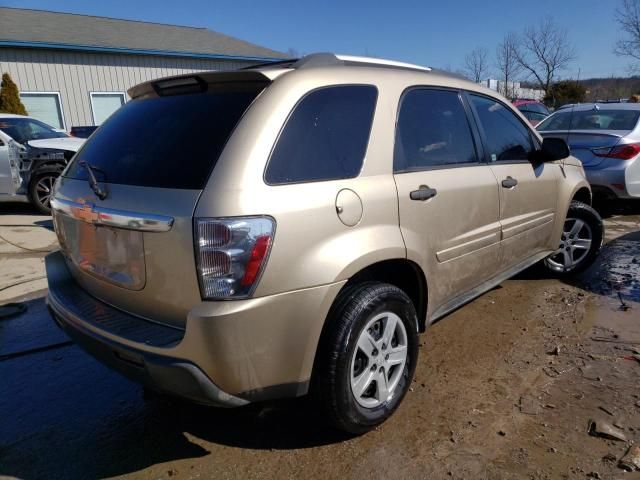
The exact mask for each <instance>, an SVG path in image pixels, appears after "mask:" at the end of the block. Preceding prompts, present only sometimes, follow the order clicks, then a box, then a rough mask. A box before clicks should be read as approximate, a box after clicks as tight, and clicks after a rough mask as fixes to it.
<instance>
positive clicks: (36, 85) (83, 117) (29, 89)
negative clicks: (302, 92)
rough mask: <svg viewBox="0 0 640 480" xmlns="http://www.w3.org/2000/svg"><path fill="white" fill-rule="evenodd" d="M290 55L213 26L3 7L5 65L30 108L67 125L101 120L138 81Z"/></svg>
mask: <svg viewBox="0 0 640 480" xmlns="http://www.w3.org/2000/svg"><path fill="white" fill-rule="evenodd" d="M283 57H285V55H284V54H282V53H280V52H276V51H274V50H270V49H268V48H264V47H260V46H257V45H253V44H251V43H248V42H245V41H242V40H239V39H236V38H233V37H229V36H227V35H223V34H221V33H218V32H214V31H211V30H208V29H205V28H194V27H183V26H176V25H165V24H157V23H148V22H140V21H131V20H120V19H114V18H106V17H93V16H88V15H76V14H68V13H56V12H47V11H41V10H24V9H17V8H4V7H0V73H5V72H8V73H9V74H10V75H11V77H12V78H13V80H14V81H15V82H16V84H17V85H18V88H19V89H20V96H21V98H22V102H23V103H24V104H25V107H26V108H27V111H28V112H29V114H30V115H32V116H34V117H36V118H38V119H40V120H42V121H44V122H46V123H49V124H50V125H52V126H54V127H56V128H61V129H65V130H70V129H71V127H72V126H80V125H99V124H100V123H102V122H103V121H104V120H105V119H106V118H107V117H108V116H109V115H111V113H113V111H114V110H116V109H117V108H119V107H120V106H121V105H122V104H123V103H124V102H126V101H127V100H128V96H127V93H126V92H127V90H128V89H129V88H130V87H132V86H133V85H136V84H137V83H140V82H144V81H147V80H151V79H154V78H158V77H163V76H168V75H179V74H182V73H191V72H197V71H203V70H230V69H235V68H241V67H244V66H248V65H251V64H256V63H265V62H270V61H275V60H278V59H281V58H283Z"/></svg>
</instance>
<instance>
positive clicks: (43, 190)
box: [36, 175, 56, 208]
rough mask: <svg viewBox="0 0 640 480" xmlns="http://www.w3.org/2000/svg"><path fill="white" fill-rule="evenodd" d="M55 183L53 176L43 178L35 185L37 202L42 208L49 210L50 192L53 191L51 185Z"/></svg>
mask: <svg viewBox="0 0 640 480" xmlns="http://www.w3.org/2000/svg"><path fill="white" fill-rule="evenodd" d="M55 181H56V177H54V176H50V175H48V176H45V177H42V178H41V179H40V180H38V183H37V184H36V195H37V196H38V202H40V205H42V206H43V207H46V208H49V205H50V203H51V192H52V191H53V184H54V183H55Z"/></svg>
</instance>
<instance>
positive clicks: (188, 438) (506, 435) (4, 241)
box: [0, 204, 640, 479]
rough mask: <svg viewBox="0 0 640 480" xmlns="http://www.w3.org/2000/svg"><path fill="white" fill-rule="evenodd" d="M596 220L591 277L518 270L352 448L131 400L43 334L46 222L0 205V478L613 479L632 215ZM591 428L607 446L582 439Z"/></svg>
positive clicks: (244, 412) (295, 411) (291, 426)
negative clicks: (598, 242)
mask: <svg viewBox="0 0 640 480" xmlns="http://www.w3.org/2000/svg"><path fill="white" fill-rule="evenodd" d="M608 210H609V211H608V212H606V214H605V216H606V222H605V223H606V229H607V234H606V244H605V246H604V247H603V249H602V253H601V255H600V257H599V260H598V261H597V263H596V264H595V265H594V266H593V267H592V268H590V269H589V270H588V271H587V272H586V273H585V274H583V275H582V276H581V277H580V278H578V279H577V280H576V281H575V283H573V284H567V283H562V282H560V281H558V280H554V279H549V278H545V277H543V276H542V275H541V274H540V273H539V272H538V271H537V270H536V269H532V270H529V271H527V272H525V273H524V274H521V275H520V276H518V277H517V278H515V279H513V280H509V281H507V282H505V283H503V284H502V285H501V286H500V287H498V288H496V289H494V290H492V291H490V292H489V293H487V294H485V295H483V296H482V297H480V298H479V299H477V300H475V301H473V302H472V303H470V304H468V305H467V306H465V307H463V308H461V309H459V310H457V311H456V312H454V313H452V314H450V315H448V316H447V317H446V318H445V319H443V320H442V321H440V322H438V323H436V324H435V325H434V326H433V327H432V328H431V329H430V330H429V331H428V332H427V333H426V334H424V335H422V336H421V353H420V359H419V363H418V368H417V373H416V378H415V380H414V383H413V386H412V388H411V390H410V392H409V394H408V396H407V399H406V400H405V401H404V403H403V404H402V405H401V407H400V409H399V411H398V412H397V413H396V414H395V415H394V416H393V418H392V419H391V420H390V421H388V422H387V423H385V424H383V425H382V426H381V427H379V428H378V429H376V430H375V431H373V432H371V433H370V434H367V435H364V436H361V437H353V438H352V437H347V436H344V435H343V434H338V433H336V432H335V431H333V430H329V429H328V428H327V427H326V426H325V425H323V423H322V421H321V420H320V419H319V416H318V415H317V414H316V411H315V407H314V404H313V402H311V401H310V400H307V399H300V400H295V401H287V402H276V403H270V404H263V405H250V406H249V407H244V408H241V409H236V410H222V409H214V408H204V407H199V406H194V405H190V404H186V403H182V402H175V401H170V400H168V399H163V398H158V397H155V396H147V398H145V396H144V395H143V393H142V391H141V389H140V387H139V386H137V385H135V384H133V383H131V382H129V381H128V380H126V379H124V378H122V377H121V376H119V375H118V374H116V373H113V372H111V371H110V370H108V369H107V368H106V367H104V366H103V365H101V364H99V363H98V362H96V361H95V360H93V358H91V357H90V356H89V355H87V354H85V353H84V352H83V351H82V350H80V349H79V348H78V347H77V346H75V345H73V344H71V343H70V342H69V341H68V338H67V337H66V336H65V334H63V333H62V332H61V331H60V330H59V329H58V328H57V327H56V326H55V325H54V323H53V322H52V321H51V319H50V317H49V315H48V313H47V311H46V308H45V303H44V296H45V294H46V282H45V280H44V279H43V275H44V273H43V264H42V259H43V257H44V255H45V254H46V252H47V251H50V250H52V249H55V248H57V247H56V243H55V235H54V233H53V232H52V226H51V222H50V220H49V219H48V218H47V217H40V216H37V215H35V214H34V213H32V211H31V210H30V209H29V208H28V207H26V206H19V205H12V206H3V207H2V214H1V216H0V218H1V219H2V221H1V222H0V272H1V277H0V304H6V303H8V302H24V305H26V307H27V310H26V312H24V313H22V314H20V315H17V316H13V317H9V318H3V319H0V379H1V380H0V389H1V390H2V396H1V397H0V419H1V425H2V427H1V428H0V474H4V475H8V476H9V477H19V478H78V479H80V478H96V477H118V478H128V477H133V476H135V477H136V478H153V479H156V478H185V479H186V478H212V477H214V476H215V478H264V477H268V478H297V477H302V476H304V477H305V478H329V477H331V478H336V477H341V478H473V479H480V478H492V479H498V478H500V479H501V478H533V479H546V478H550V479H551V478H553V479H556V478H589V476H590V477H591V478H630V477H629V475H630V474H625V473H624V470H623V469H621V468H620V467H619V466H618V462H619V460H620V459H621V458H622V457H623V455H624V454H625V453H626V451H627V449H628V447H629V445H631V444H632V443H633V442H638V441H640V392H639V391H638V388H637V385H638V381H639V380H640V361H639V360H638V358H640V357H638V356H637V355H638V354H639V353H640V323H638V319H639V318H640V317H639V316H638V315H639V313H638V312H640V208H638V206H637V205H632V204H620V205H615V206H614V207H612V208H610V209H608ZM618 294H620V295H618ZM621 302H624V304H625V305H626V306H627V307H626V308H625V307H623V305H622V303H621ZM591 420H593V421H595V422H596V428H595V430H600V429H601V428H602V426H605V427H607V426H610V427H611V429H612V430H611V431H610V432H609V433H610V435H609V436H614V437H615V436H619V437H624V440H622V439H617V440H614V439H611V438H604V437H603V436H602V435H603V434H602V433H600V434H599V433H598V432H597V431H592V432H591V434H589V432H588V430H589V423H590V421H591ZM612 432H613V433H612ZM631 475H633V474H631Z"/></svg>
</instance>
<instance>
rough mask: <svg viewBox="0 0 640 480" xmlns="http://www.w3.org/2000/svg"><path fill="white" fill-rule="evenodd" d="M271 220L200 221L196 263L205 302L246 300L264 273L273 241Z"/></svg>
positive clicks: (196, 227) (221, 219)
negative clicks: (231, 299)
mask: <svg viewBox="0 0 640 480" xmlns="http://www.w3.org/2000/svg"><path fill="white" fill-rule="evenodd" d="M274 230H275V222H274V221H273V219H272V218H270V217H235V218H202V219H196V222H195V237H196V262H197V267H198V277H199V281H200V293H201V295H202V298H203V299H206V300H219V299H225V298H246V297H248V296H250V295H251V294H252V293H253V290H254V289H255V286H256V285H257V283H258V280H259V278H260V274H261V273H262V271H263V270H264V265H265V263H266V260H267V257H268V256H269V249H270V248H271V244H272V241H273V234H274Z"/></svg>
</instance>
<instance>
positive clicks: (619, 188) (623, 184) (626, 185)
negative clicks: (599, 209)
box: [584, 159, 640, 198]
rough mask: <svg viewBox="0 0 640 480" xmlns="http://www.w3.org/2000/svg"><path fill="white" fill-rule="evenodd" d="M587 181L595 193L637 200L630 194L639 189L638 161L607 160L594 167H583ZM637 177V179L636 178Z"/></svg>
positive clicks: (635, 196)
mask: <svg viewBox="0 0 640 480" xmlns="http://www.w3.org/2000/svg"><path fill="white" fill-rule="evenodd" d="M584 171H585V174H586V176H587V180H588V181H589V183H590V184H591V185H592V186H593V187H594V192H595V193H599V192H602V193H605V194H606V195H607V196H609V197H617V198H637V197H638V195H635V194H633V193H632V192H634V191H636V190H637V189H638V188H640V175H636V174H635V173H636V171H638V173H640V161H639V160H638V159H635V160H632V161H629V160H614V159H607V160H604V161H602V162H601V163H600V164H598V165H596V166H594V167H584ZM636 177H638V178H636Z"/></svg>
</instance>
